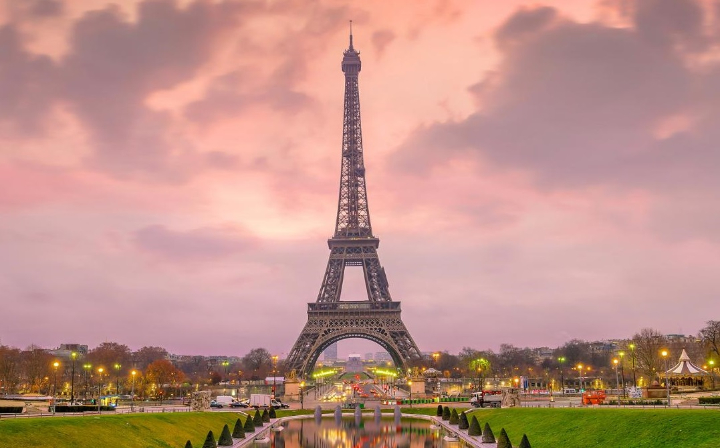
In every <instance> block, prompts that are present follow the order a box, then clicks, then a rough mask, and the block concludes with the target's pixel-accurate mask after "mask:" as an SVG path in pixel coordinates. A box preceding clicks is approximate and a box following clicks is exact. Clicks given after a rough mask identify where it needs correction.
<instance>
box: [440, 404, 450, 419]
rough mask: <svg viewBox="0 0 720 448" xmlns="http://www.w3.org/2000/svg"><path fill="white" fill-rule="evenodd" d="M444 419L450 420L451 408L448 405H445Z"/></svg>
mask: <svg viewBox="0 0 720 448" xmlns="http://www.w3.org/2000/svg"><path fill="white" fill-rule="evenodd" d="M442 419H443V420H450V408H449V407H447V406H445V407H444V408H443V415H442Z"/></svg>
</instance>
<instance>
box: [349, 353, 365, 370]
mask: <svg viewBox="0 0 720 448" xmlns="http://www.w3.org/2000/svg"><path fill="white" fill-rule="evenodd" d="M363 370H364V367H363V362H362V357H361V356H360V355H359V354H352V355H348V360H347V363H346V364H345V371H346V372H362V371H363Z"/></svg>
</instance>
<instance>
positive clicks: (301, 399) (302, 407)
mask: <svg viewBox="0 0 720 448" xmlns="http://www.w3.org/2000/svg"><path fill="white" fill-rule="evenodd" d="M304 387H305V381H301V382H300V409H305V405H304V404H303V402H304V398H305V397H303V388H304Z"/></svg>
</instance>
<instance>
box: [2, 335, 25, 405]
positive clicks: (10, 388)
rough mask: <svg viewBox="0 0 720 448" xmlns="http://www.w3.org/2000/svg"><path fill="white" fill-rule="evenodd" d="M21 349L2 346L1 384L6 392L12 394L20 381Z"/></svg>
mask: <svg viewBox="0 0 720 448" xmlns="http://www.w3.org/2000/svg"><path fill="white" fill-rule="evenodd" d="M20 367H21V366H20V350H18V349H16V348H13V347H6V346H4V345H2V346H0V384H2V385H3V387H4V388H5V390H4V393H6V394H11V393H14V392H15V388H16V387H17V385H18V384H19V383H20V373H21V369H20Z"/></svg>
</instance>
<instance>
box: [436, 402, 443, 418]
mask: <svg viewBox="0 0 720 448" xmlns="http://www.w3.org/2000/svg"><path fill="white" fill-rule="evenodd" d="M442 414H443V407H442V405H441V404H439V405H438V408H437V412H436V413H435V415H436V416H437V417H442Z"/></svg>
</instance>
